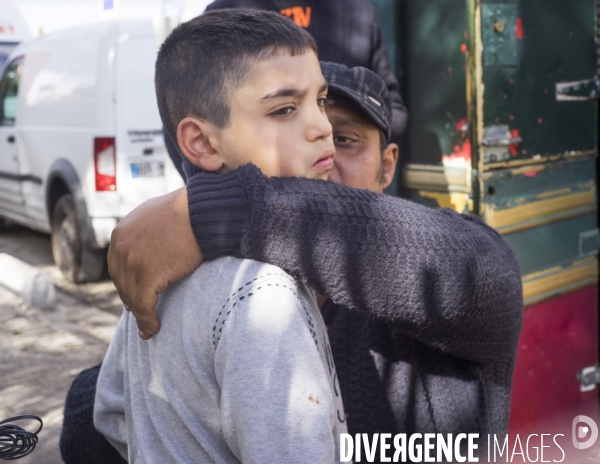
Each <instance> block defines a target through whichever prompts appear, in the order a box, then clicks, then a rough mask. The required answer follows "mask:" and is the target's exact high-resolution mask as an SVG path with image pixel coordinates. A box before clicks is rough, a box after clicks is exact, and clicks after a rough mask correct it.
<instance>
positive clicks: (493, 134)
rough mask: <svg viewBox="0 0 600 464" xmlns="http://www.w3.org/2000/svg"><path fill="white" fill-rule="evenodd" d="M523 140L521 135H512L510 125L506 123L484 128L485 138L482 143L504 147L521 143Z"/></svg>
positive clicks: (485, 145) (487, 145)
mask: <svg viewBox="0 0 600 464" xmlns="http://www.w3.org/2000/svg"><path fill="white" fill-rule="evenodd" d="M522 141H523V139H522V138H521V137H513V136H511V135H510V130H509V128H508V126H506V125H504V124H502V125H497V126H488V127H484V128H483V140H482V141H481V144H482V145H483V146H484V147H503V146H509V145H514V144H515V143H521V142H522Z"/></svg>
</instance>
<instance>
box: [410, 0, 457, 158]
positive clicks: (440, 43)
mask: <svg viewBox="0 0 600 464" xmlns="http://www.w3.org/2000/svg"><path fill="white" fill-rule="evenodd" d="M402 5H403V8H402V12H401V16H402V18H403V20H402V28H403V29H404V30H403V43H402V44H401V45H402V67H403V70H404V72H405V74H404V89H405V95H406V103H407V107H408V109H409V125H408V132H407V134H406V137H405V138H406V152H405V153H404V157H403V160H404V161H405V162H408V163H418V164H441V161H442V155H444V154H446V155H450V154H452V153H454V152H460V151H461V150H462V149H463V148H464V145H465V142H466V141H467V128H468V126H467V92H466V75H467V67H466V51H467V43H468V38H469V35H468V29H469V25H468V15H467V9H466V8H467V3H466V2H465V1H464V0H437V1H435V2H424V1H420V0H412V1H406V2H402Z"/></svg>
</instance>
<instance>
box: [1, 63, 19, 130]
mask: <svg viewBox="0 0 600 464" xmlns="http://www.w3.org/2000/svg"><path fill="white" fill-rule="evenodd" d="M22 64H23V58H16V59H15V60H13V61H12V62H11V63H10V64H9V65H8V67H7V68H6V71H5V72H4V76H2V81H1V82H0V124H2V125H12V124H14V123H15V115H16V113H17V98H18V94H19V78H20V77H21V72H22V69H23V67H22V66H21V65H22Z"/></svg>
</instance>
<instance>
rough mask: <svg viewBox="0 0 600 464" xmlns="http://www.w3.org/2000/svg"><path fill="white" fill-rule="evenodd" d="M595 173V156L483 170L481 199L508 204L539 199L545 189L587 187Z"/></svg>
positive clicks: (501, 205) (564, 190)
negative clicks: (485, 172) (486, 172)
mask: <svg viewBox="0 0 600 464" xmlns="http://www.w3.org/2000/svg"><path fill="white" fill-rule="evenodd" d="M595 177H596V159H595V158H583V159H575V160H569V161H558V162H554V163H548V164H545V165H542V166H532V167H531V169H527V168H521V169H501V170H496V171H492V172H490V173H489V174H486V175H485V177H484V181H483V192H484V198H483V200H484V203H485V204H493V205H494V206H496V207H497V208H500V209H502V208H510V207H513V206H516V205H519V204H523V203H525V202H527V201H532V200H533V201H535V200H539V199H540V196H542V197H543V196H544V195H545V194H546V193H547V192H552V191H559V192H560V194H562V195H564V194H569V193H575V192H579V191H583V190H588V189H589V188H590V185H592V186H593V184H594V181H595Z"/></svg>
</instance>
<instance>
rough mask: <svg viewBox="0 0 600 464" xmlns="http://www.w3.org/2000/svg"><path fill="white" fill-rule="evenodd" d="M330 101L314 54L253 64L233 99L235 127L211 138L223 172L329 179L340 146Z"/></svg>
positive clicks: (283, 54)
mask: <svg viewBox="0 0 600 464" xmlns="http://www.w3.org/2000/svg"><path fill="white" fill-rule="evenodd" d="M326 98H327V84H326V81H325V79H324V78H323V75H322V74H321V67H320V65H319V61H318V59H317V56H316V54H315V53H314V52H313V51H308V52H306V53H304V54H302V55H296V56H291V55H290V54H289V53H287V52H285V51H281V52H279V53H276V54H274V55H273V56H272V57H270V58H267V59H264V60H261V61H258V62H256V63H255V64H253V65H252V69H251V71H250V74H249V76H248V79H247V82H246V83H245V84H244V85H243V86H242V87H241V88H239V89H237V90H236V91H235V92H234V93H233V94H232V95H231V97H230V99H229V107H230V125H229V127H225V128H215V133H214V136H213V138H212V139H211V145H212V147H213V148H214V149H215V151H216V152H217V153H218V155H219V156H220V158H221V159H222V161H223V166H222V168H221V170H222V171H227V170H231V169H234V168H236V167H238V166H241V165H243V164H246V163H250V162H251V163H253V164H254V165H256V166H258V167H259V168H260V169H261V170H262V172H263V173H264V174H265V175H267V176H279V177H308V178H313V179H316V178H318V179H327V176H328V174H329V171H330V170H331V168H332V166H333V155H334V147H333V140H332V135H331V124H330V123H329V121H328V119H327V115H326V114H325V102H326Z"/></svg>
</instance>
